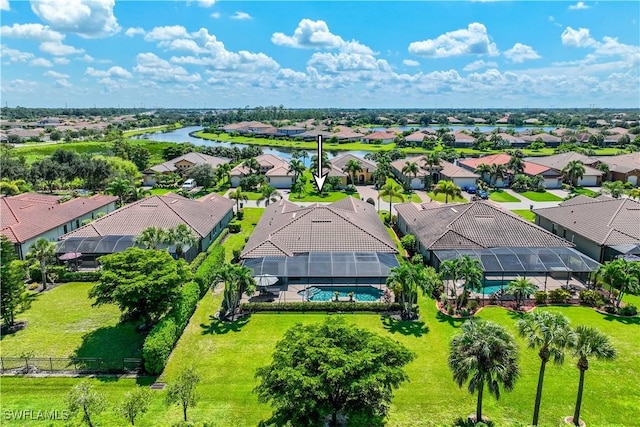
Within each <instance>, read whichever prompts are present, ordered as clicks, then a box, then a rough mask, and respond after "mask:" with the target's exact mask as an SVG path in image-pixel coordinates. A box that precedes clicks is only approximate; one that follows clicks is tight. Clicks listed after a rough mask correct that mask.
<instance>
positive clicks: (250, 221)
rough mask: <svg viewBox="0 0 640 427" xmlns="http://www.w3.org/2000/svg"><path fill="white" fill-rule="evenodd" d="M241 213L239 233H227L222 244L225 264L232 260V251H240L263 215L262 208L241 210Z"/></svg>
mask: <svg viewBox="0 0 640 427" xmlns="http://www.w3.org/2000/svg"><path fill="white" fill-rule="evenodd" d="M242 211H243V212H244V218H242V221H240V232H239V233H234V234H231V233H229V234H228V237H227V238H226V240H225V241H224V243H223V244H224V248H225V252H226V260H227V262H229V261H231V260H232V259H233V250H234V249H242V248H243V247H244V244H245V239H246V238H247V237H249V236H251V233H253V229H254V228H256V224H257V223H258V221H259V220H260V217H261V216H262V214H263V213H264V208H243V209H242Z"/></svg>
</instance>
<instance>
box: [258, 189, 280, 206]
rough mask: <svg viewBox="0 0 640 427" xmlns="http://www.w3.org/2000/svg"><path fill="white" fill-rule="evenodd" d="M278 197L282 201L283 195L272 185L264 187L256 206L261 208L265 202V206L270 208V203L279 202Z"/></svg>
mask: <svg viewBox="0 0 640 427" xmlns="http://www.w3.org/2000/svg"><path fill="white" fill-rule="evenodd" d="M278 197H279V198H280V199H282V195H281V194H280V192H279V191H278V190H276V189H275V188H274V187H272V186H270V185H263V186H262V187H260V198H259V199H258V200H257V202H256V204H257V205H258V206H260V202H261V201H263V200H264V201H265V202H264V205H265V206H269V202H277V201H278Z"/></svg>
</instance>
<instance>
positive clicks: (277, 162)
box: [229, 154, 289, 176]
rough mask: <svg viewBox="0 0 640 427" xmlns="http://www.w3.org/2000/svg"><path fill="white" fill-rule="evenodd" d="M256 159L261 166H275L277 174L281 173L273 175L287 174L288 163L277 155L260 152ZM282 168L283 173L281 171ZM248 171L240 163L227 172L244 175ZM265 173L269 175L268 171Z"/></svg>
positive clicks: (232, 174)
mask: <svg viewBox="0 0 640 427" xmlns="http://www.w3.org/2000/svg"><path fill="white" fill-rule="evenodd" d="M256 161H257V162H258V164H259V165H260V167H261V168H269V169H276V168H277V170H278V174H281V175H275V176H285V175H287V174H286V171H287V170H289V163H288V162H287V161H286V160H284V159H281V158H280V157H278V156H274V155H273V154H261V155H259V156H258V157H256ZM282 168H284V171H285V173H282ZM248 173H249V169H247V168H246V167H245V166H243V164H242V163H240V164H239V165H237V166H236V167H235V168H233V169H231V172H229V174H230V175H231V176H245V175H247V174H248ZM266 174H267V175H269V172H268V171H267V172H266ZM271 176H274V175H271Z"/></svg>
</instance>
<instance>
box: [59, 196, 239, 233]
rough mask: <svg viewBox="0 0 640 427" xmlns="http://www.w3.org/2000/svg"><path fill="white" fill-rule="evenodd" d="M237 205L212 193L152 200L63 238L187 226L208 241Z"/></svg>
mask: <svg viewBox="0 0 640 427" xmlns="http://www.w3.org/2000/svg"><path fill="white" fill-rule="evenodd" d="M233 206H234V201H233V200H229V199H227V198H226V197H222V196H220V195H218V194H215V193H212V194H209V195H206V196H204V197H201V198H199V199H195V200H192V199H187V198H186V197H182V196H179V195H177V194H173V193H167V194H164V195H161V196H151V197H147V198H145V199H142V200H138V201H137V202H134V203H131V204H129V205H126V206H123V207H121V208H120V209H117V210H115V211H113V212H111V213H109V214H107V215H105V216H103V217H102V218H99V219H97V220H95V221H93V222H91V223H90V224H87V225H85V226H83V227H80V228H78V229H76V230H73V231H72V232H71V233H67V234H65V235H64V236H62V237H61V239H67V238H69V237H93V236H109V235H118V236H137V235H139V234H140V233H141V232H142V230H144V229H145V228H147V227H160V228H164V229H167V228H171V227H175V226H177V225H179V224H186V225H187V226H188V227H190V228H191V229H192V230H193V231H194V232H195V233H196V234H197V235H199V236H200V237H204V236H205V235H207V234H209V232H210V231H211V229H212V228H213V227H214V226H215V225H217V224H218V223H219V222H220V220H222V218H224V216H225V215H227V214H228V213H229V211H230V210H231V209H232V208H233Z"/></svg>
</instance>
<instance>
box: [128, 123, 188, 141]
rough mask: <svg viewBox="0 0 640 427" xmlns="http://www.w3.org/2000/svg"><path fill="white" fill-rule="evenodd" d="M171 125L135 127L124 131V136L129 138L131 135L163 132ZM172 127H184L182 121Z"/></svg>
mask: <svg viewBox="0 0 640 427" xmlns="http://www.w3.org/2000/svg"><path fill="white" fill-rule="evenodd" d="M168 127H169V126H155V127H150V128H144V129H133V130H127V131H124V132H122V136H124V137H125V138H129V137H131V136H135V135H144V134H146V133H155V132H162V131H164V130H166V129H167V128H168ZM171 127H172V128H173V130H175V129H180V128H181V127H182V124H181V123H180V122H177V123H174V124H173V125H171Z"/></svg>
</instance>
